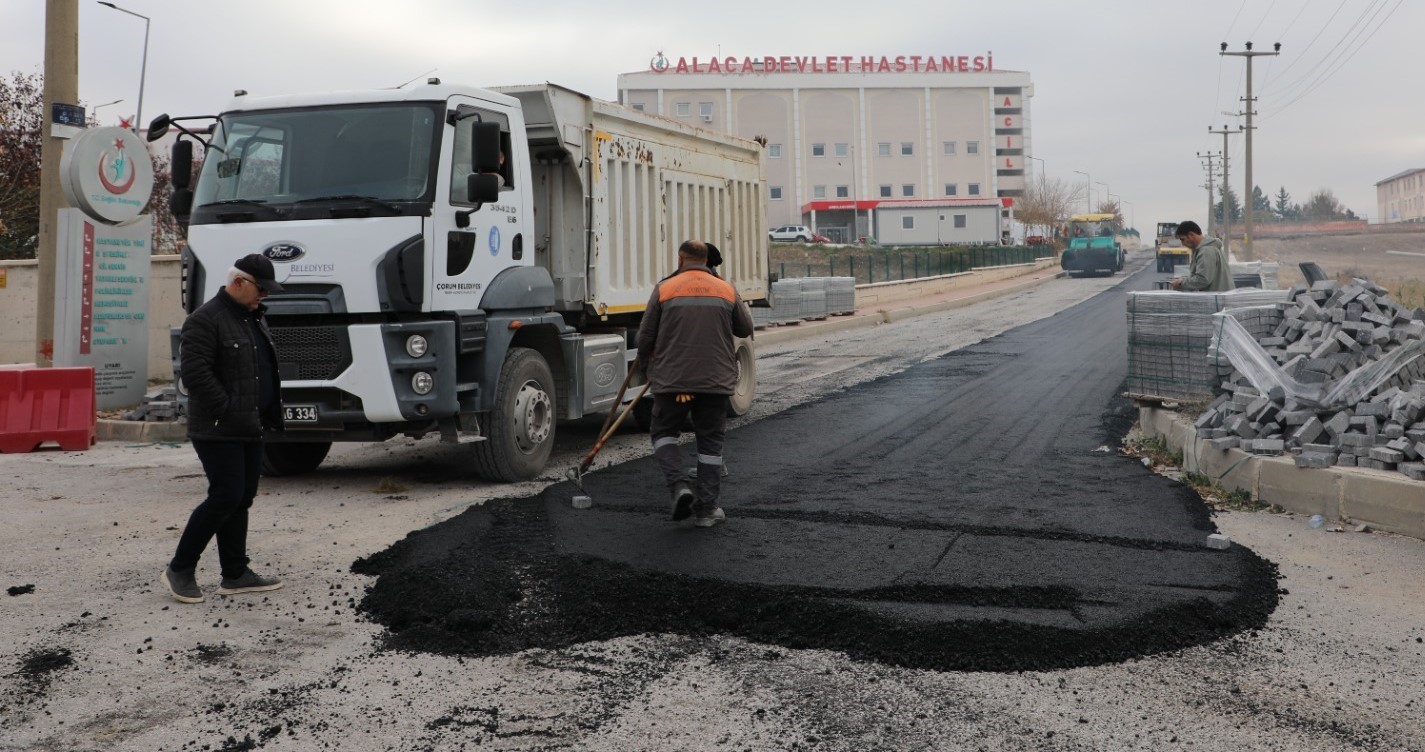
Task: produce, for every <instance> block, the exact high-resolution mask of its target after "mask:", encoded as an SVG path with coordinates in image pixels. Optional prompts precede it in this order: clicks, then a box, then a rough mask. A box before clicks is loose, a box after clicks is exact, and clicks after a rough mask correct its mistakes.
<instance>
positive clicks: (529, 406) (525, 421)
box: [514, 381, 554, 452]
mask: <svg viewBox="0 0 1425 752" xmlns="http://www.w3.org/2000/svg"><path fill="white" fill-rule="evenodd" d="M514 417H515V426H516V430H515V443H516V444H518V445H519V450H520V451H521V452H532V451H534V450H535V449H536V448H537V447H538V446H539V445H540V444H542V443H544V441H545V439H548V438H549V432H550V431H552V430H553V429H554V410H553V409H552V406H551V405H550V402H549V394H548V393H547V392H545V391H544V389H542V388H541V387H540V385H539V382H537V381H526V382H525V383H524V384H522V385H520V389H519V391H518V392H516V393H515V416H514Z"/></svg>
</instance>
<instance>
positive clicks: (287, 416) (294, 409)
mask: <svg viewBox="0 0 1425 752" xmlns="http://www.w3.org/2000/svg"><path fill="white" fill-rule="evenodd" d="M282 420H283V421H284V422H286V423H316V422H317V406H316V405H283V406H282Z"/></svg>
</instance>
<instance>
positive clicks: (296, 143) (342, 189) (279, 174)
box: [190, 102, 443, 224]
mask: <svg viewBox="0 0 1425 752" xmlns="http://www.w3.org/2000/svg"><path fill="white" fill-rule="evenodd" d="M440 108H441V105H440V104H439V103H435V102H400V103H395V104H370V105H345V106H338V107H320V108H310V109H287V110H262V111H252V112H237V113H230V114H228V115H224V116H223V117H221V118H220V119H219V122H218V125H217V128H216V129H215V131H214V135H213V140H212V144H211V148H209V149H208V151H207V154H206V155H205V158H204V160H203V167H202V171H201V173H200V174H199V176H198V184H197V186H196V189H195V192H194V201H193V206H194V208H193V214H192V217H191V219H190V223H193V224H203V223H208V222H232V221H272V220H278V219H282V220H288V219H311V218H319V217H328V216H332V212H333V211H334V210H335V209H336V208H337V207H341V208H342V210H343V211H347V212H349V211H351V207H352V205H355V206H356V207H357V208H359V209H360V210H361V211H366V212H376V213H379V215H380V216H390V215H392V213H393V212H394V213H396V214H425V213H428V211H429V208H430V203H431V197H432V195H433V191H434V186H435V180H434V174H435V169H436V168H435V165H436V153H435V149H436V146H437V145H438V143H439V142H438V140H437V135H438V130H437V129H438V128H439V127H440V126H441V125H442V124H443V123H442V119H441V113H442V111H441V109H440Z"/></svg>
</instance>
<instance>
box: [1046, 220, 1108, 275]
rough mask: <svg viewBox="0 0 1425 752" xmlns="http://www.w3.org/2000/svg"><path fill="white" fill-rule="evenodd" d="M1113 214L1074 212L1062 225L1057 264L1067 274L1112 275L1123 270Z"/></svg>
mask: <svg viewBox="0 0 1425 752" xmlns="http://www.w3.org/2000/svg"><path fill="white" fill-rule="evenodd" d="M1118 228H1119V219H1118V215H1116V214H1076V215H1074V216H1072V217H1069V222H1068V224H1067V225H1066V226H1065V228H1064V237H1065V239H1066V241H1067V244H1066V245H1065V247H1064V253H1063V255H1061V256H1060V257H1059V266H1060V267H1061V268H1063V269H1064V270H1065V271H1067V272H1068V273H1069V275H1070V276H1088V275H1092V274H1107V275H1110V276H1111V275H1113V274H1114V273H1115V272H1119V271H1122V270H1123V264H1124V253H1123V245H1122V244H1121V243H1120V242H1119V240H1118Z"/></svg>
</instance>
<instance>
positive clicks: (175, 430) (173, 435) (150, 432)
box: [96, 419, 188, 444]
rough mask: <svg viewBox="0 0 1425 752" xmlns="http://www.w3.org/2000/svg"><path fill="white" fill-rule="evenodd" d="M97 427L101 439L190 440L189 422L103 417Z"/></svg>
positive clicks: (145, 441) (141, 441)
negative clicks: (107, 418)
mask: <svg viewBox="0 0 1425 752" xmlns="http://www.w3.org/2000/svg"><path fill="white" fill-rule="evenodd" d="M96 429H97V430H96V435H97V436H98V437H99V440H100V441H127V442H131V443H141V444H142V443H148V444H151V443H155V442H159V441H187V440H188V424H187V423H171V422H158V421H142V420H106V419H101V420H99V422H98V425H97V426H96Z"/></svg>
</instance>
